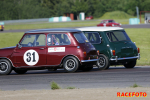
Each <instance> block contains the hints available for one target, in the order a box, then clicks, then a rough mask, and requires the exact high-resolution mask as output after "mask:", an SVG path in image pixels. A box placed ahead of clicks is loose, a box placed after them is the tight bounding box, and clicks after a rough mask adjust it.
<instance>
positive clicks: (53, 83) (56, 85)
mask: <svg viewBox="0 0 150 100" xmlns="http://www.w3.org/2000/svg"><path fill="white" fill-rule="evenodd" d="M51 89H52V90H56V89H60V87H59V86H58V84H57V83H56V82H54V81H52V82H51Z"/></svg>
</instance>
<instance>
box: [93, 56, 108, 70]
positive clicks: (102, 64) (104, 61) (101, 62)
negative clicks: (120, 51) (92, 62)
mask: <svg viewBox="0 0 150 100" xmlns="http://www.w3.org/2000/svg"><path fill="white" fill-rule="evenodd" d="M96 65H97V67H98V68H99V69H100V70H103V69H108V68H109V60H108V58H107V57H106V56H105V55H103V54H100V55H99V57H98V61H97V63H96Z"/></svg>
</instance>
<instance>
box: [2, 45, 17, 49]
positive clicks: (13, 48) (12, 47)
mask: <svg viewBox="0 0 150 100" xmlns="http://www.w3.org/2000/svg"><path fill="white" fill-rule="evenodd" d="M14 48H16V46H12V47H5V48H1V49H0V50H3V49H14Z"/></svg>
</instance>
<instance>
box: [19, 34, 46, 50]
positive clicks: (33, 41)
mask: <svg viewBox="0 0 150 100" xmlns="http://www.w3.org/2000/svg"><path fill="white" fill-rule="evenodd" d="M20 44H21V45H22V47H36V46H45V35H44V34H34V35H32V34H31V35H26V36H25V37H24V38H23V40H22V41H21V43H20Z"/></svg>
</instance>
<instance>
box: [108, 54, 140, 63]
mask: <svg viewBox="0 0 150 100" xmlns="http://www.w3.org/2000/svg"><path fill="white" fill-rule="evenodd" d="M130 59H138V60H140V53H138V56H135V57H124V58H118V57H117V56H116V57H115V58H111V59H110V61H115V62H118V61H120V60H130Z"/></svg>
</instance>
